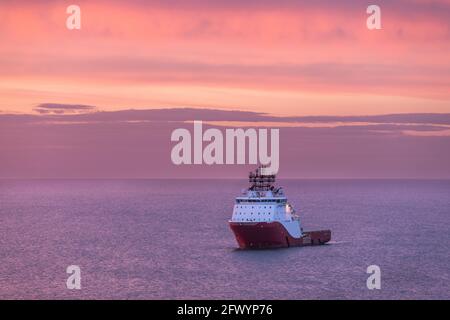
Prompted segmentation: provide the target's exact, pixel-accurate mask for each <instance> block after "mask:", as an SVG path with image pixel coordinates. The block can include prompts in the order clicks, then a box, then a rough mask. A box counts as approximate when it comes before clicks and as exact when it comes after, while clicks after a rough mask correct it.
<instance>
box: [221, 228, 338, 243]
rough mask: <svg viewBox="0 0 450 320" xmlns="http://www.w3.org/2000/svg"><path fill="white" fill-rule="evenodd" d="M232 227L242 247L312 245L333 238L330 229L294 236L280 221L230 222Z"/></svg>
mask: <svg viewBox="0 0 450 320" xmlns="http://www.w3.org/2000/svg"><path fill="white" fill-rule="evenodd" d="M230 228H231V230H232V231H233V233H234V235H235V236H236V240H237V242H238V244H239V247H240V248H241V249H267V248H288V247H300V246H312V245H321V244H325V243H327V242H328V241H330V240H331V231H330V230H321V231H309V232H303V236H302V237H301V238H294V237H292V236H291V235H290V234H289V233H288V232H287V230H286V229H285V228H284V227H283V225H282V224H281V223H279V222H270V223H269V222H255V223H239V222H230Z"/></svg>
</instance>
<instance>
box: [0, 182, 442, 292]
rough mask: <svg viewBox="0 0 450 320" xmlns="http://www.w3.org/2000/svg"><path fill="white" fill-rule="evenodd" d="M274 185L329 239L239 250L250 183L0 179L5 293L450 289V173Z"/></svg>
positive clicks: (0, 274)
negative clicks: (239, 220) (232, 225)
mask: <svg viewBox="0 0 450 320" xmlns="http://www.w3.org/2000/svg"><path fill="white" fill-rule="evenodd" d="M279 185H282V186H283V188H284V190H285V193H286V194H287V196H288V198H289V200H290V202H291V203H292V205H293V206H294V207H295V208H296V210H297V212H298V213H299V214H300V215H301V218H302V224H303V228H304V230H319V229H331V230H332V241H331V242H330V243H329V244H327V245H323V246H315V247H301V248H287V249H272V250H257V251H246V250H239V249H238V248H237V243H236V240H235V238H234V236H233V234H232V232H231V231H230V229H229V226H228V219H229V218H230V217H231V213H232V209H233V204H234V198H235V197H236V196H238V195H240V193H241V190H242V189H243V188H245V187H247V184H246V181H245V180H232V179H225V180H208V179H205V180H0V299H264V300H265V299H364V300H365V299H449V298H450V181H448V180H446V181H439V180H280V181H279ZM71 265H75V266H79V268H80V284H81V288H80V289H78V290H77V289H68V287H67V280H68V278H69V277H70V276H71V274H70V273H67V268H68V266H71ZM373 265H375V266H378V267H379V270H380V274H379V280H380V282H379V283H380V289H369V288H368V286H367V280H368V278H369V277H370V276H371V275H372V274H371V273H368V272H367V271H368V268H369V266H373ZM369 270H370V268H369Z"/></svg>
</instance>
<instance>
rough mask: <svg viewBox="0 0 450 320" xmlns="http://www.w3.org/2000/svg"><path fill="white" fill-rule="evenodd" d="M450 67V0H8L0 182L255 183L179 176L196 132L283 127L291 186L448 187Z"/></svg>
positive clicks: (1, 57) (232, 172) (218, 173)
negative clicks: (178, 132)
mask: <svg viewBox="0 0 450 320" xmlns="http://www.w3.org/2000/svg"><path fill="white" fill-rule="evenodd" d="M73 3H74V4H77V5H79V6H80V7H81V15H82V29H81V30H79V31H70V30H68V29H67V28H66V18H67V16H68V15H67V14H66V7H67V6H68V5H69V4H73ZM373 3H376V4H378V5H379V6H380V7H381V10H382V28H383V29H382V30H376V31H369V30H368V29H367V28H366V19H367V14H366V7H367V5H369V4H373ZM449 57H450V0H377V1H375V2H372V1H370V3H369V2H367V3H366V2H365V1H360V0H358V1H356V0H339V1H336V0H314V1H313V0H284V1H278V0H277V1H275V0H273V1H271V0H245V1H243V0H215V1H214V0H191V1H188V0H160V1H145V0H129V1H115V0H98V1H86V0H75V1H73V2H72V1H71V2H70V3H68V2H67V1H57V0H42V1H31V0H30V1H27V0H23V1H18V0H14V1H13V0H2V1H1V2H0V178H30V177H31V178H64V177H68V178H151V177H162V178H164V177H175V176H183V177H197V176H201V177H232V176H233V177H242V176H243V175H245V172H246V171H247V169H249V168H247V167H245V166H244V167H242V166H233V167H232V168H230V167H223V166H222V167H221V166H213V167H196V166H178V167H177V166H174V165H173V164H172V163H171V161H170V149H171V147H172V144H171V142H170V133H171V131H172V130H173V129H174V128H177V127H187V128H189V126H190V125H191V122H192V121H193V120H203V121H205V123H207V124H208V125H214V126H218V127H222V128H223V126H224V125H225V126H255V127H260V126H265V125H269V126H271V127H279V128H280V136H281V137H280V143H281V146H280V148H281V149H280V153H281V154H280V156H281V159H280V175H281V176H284V177H308V178H317V177H318V178H327V177H332V178H333V177H335V178H366V177H368V178H385V177H387V178H450V171H449V170H450V167H449V165H448V164H449V163H450V118H449V117H450V59H449ZM90 106H92V107H90ZM180 108H188V109H180ZM131 109H134V110H131ZM18 114H19V115H18ZM376 115H379V116H376ZM306 116H309V117H306ZM311 116H313V117H311ZM314 116H316V117H314ZM205 125H206V124H205Z"/></svg>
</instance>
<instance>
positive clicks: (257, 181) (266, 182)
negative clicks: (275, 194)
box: [248, 166, 275, 191]
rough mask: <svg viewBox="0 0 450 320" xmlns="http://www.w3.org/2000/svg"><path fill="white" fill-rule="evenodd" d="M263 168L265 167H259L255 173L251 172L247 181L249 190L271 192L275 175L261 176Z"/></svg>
mask: <svg viewBox="0 0 450 320" xmlns="http://www.w3.org/2000/svg"><path fill="white" fill-rule="evenodd" d="M263 168H265V166H259V167H258V168H257V169H256V170H255V171H251V172H250V173H249V175H248V181H249V183H250V188H249V190H253V191H269V190H273V189H274V186H273V183H275V175H274V174H270V175H265V174H263V173H262V172H263V170H262V169H263Z"/></svg>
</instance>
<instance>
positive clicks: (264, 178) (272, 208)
mask: <svg viewBox="0 0 450 320" xmlns="http://www.w3.org/2000/svg"><path fill="white" fill-rule="evenodd" d="M258 170H261V168H258ZM249 179H250V183H251V186H250V188H248V189H247V190H246V191H245V192H244V195H243V196H240V197H237V198H236V201H235V204H234V209H233V215H232V217H231V220H230V221H231V222H239V223H252V224H254V223H273V222H279V223H281V224H282V225H283V226H284V227H285V229H286V230H287V231H288V232H289V234H290V235H291V236H292V237H295V238H299V237H301V236H302V228H301V225H300V218H299V216H298V215H296V214H295V210H294V209H293V208H292V206H291V205H290V204H289V202H288V200H287V198H286V196H285V195H284V192H283V189H282V188H276V187H274V186H273V185H272V183H273V182H275V176H271V175H261V173H260V172H259V171H256V173H254V174H250V176H249Z"/></svg>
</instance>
